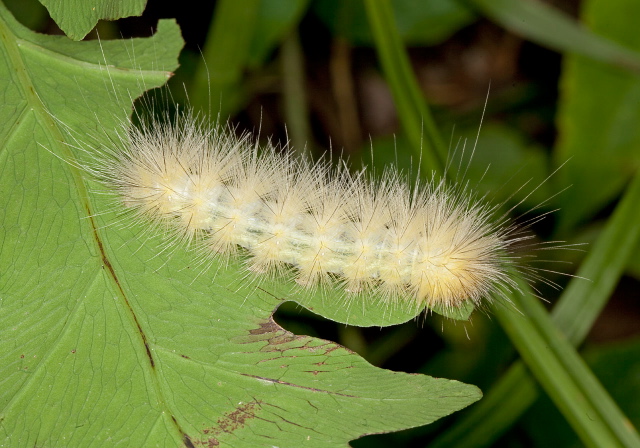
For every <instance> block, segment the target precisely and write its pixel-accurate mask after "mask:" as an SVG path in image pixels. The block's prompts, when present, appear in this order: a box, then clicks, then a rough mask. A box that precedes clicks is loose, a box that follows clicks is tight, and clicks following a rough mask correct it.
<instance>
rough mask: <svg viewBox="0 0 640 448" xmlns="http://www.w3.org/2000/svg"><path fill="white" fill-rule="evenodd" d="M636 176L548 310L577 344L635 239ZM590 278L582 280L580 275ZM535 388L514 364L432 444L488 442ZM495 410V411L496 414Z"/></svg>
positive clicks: (638, 213)
mask: <svg viewBox="0 0 640 448" xmlns="http://www.w3.org/2000/svg"><path fill="white" fill-rule="evenodd" d="M639 203H640V174H636V176H635V178H634V180H633V182H632V183H631V184H630V185H629V187H628V188H627V191H626V193H625V195H624V197H623V199H622V200H621V201H620V203H619V204H618V207H616V210H615V212H614V214H613V215H612V217H611V218H610V219H609V222H608V223H607V226H606V227H605V229H604V230H603V231H602V233H601V234H600V237H599V238H598V241H597V242H596V243H595V244H594V246H593V247H592V248H591V250H590V251H589V255H588V256H587V257H586V259H585V260H584V262H583V263H582V265H581V266H580V269H579V270H578V272H577V273H576V275H577V276H578V277H576V278H574V279H572V280H571V282H570V283H569V286H568V287H567V289H566V290H565V291H564V293H563V294H562V297H561V298H560V300H559V302H558V304H557V305H556V306H555V307H554V309H553V312H552V315H551V317H552V319H553V321H554V323H555V324H556V325H557V327H558V328H559V329H560V330H561V331H562V332H563V333H564V334H565V335H566V338H567V339H568V340H569V341H570V342H571V343H573V344H574V345H576V346H577V345H579V344H580V343H581V342H582V341H583V340H584V338H585V337H586V335H587V332H588V331H589V329H590V328H591V326H592V325H593V323H594V322H595V320H596V318H597V317H598V315H599V314H600V311H601V310H602V308H603V307H604V305H605V304H606V303H607V301H608V299H609V297H610V295H611V293H612V292H613V289H614V288H615V286H616V284H617V283H618V280H619V279H620V277H621V276H622V274H623V272H624V267H625V265H626V263H627V261H628V260H629V258H630V257H631V256H632V255H633V254H634V253H635V251H634V247H636V246H637V245H638V244H639V243H640V208H639V207H638V204H639ZM585 278H586V279H589V280H584V279H585ZM538 395H539V391H538V388H537V385H536V383H535V382H534V380H533V378H532V377H531V376H530V374H529V373H528V372H527V371H526V369H525V368H524V365H523V364H522V362H516V363H515V364H514V365H513V366H511V368H510V369H509V370H508V371H507V373H505V375H504V376H503V377H502V378H501V379H500V381H499V382H498V383H497V384H496V385H494V386H493V387H492V389H491V390H490V391H489V392H488V393H487V394H486V396H485V397H484V399H483V400H482V401H481V402H480V403H479V404H478V405H476V406H475V407H474V408H473V409H471V410H470V412H469V413H467V415H466V416H465V417H464V418H463V419H462V420H461V421H460V422H458V423H457V424H456V425H455V426H454V427H452V429H451V430H449V431H447V432H445V433H443V434H442V435H441V436H440V437H439V438H438V439H437V441H435V442H434V443H433V444H432V447H445V446H446V447H464V446H469V443H470V442H471V441H473V443H474V445H475V446H478V447H481V446H491V444H492V443H493V442H494V441H495V440H496V439H497V438H498V437H499V436H500V435H501V434H502V433H504V431H506V430H507V429H508V428H509V427H511V426H512V425H513V423H514V422H516V421H517V420H518V418H519V417H520V416H521V415H522V414H523V413H524V411H526V410H527V409H528V408H529V407H530V406H531V405H532V404H533V402H534V401H535V400H536V398H537V397H538ZM495 409H500V410H501V411H500V412H496V411H495Z"/></svg>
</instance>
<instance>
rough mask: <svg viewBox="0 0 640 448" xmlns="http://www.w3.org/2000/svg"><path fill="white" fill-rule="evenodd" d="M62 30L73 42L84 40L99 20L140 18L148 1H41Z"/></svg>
mask: <svg viewBox="0 0 640 448" xmlns="http://www.w3.org/2000/svg"><path fill="white" fill-rule="evenodd" d="M40 3H42V4H43V5H44V6H45V7H46V8H47V9H48V10H49V14H50V15H51V18H52V19H53V20H55V22H56V23H57V24H58V26H59V27H60V29H61V30H62V31H64V33H65V34H66V35H67V36H69V38H71V39H73V40H82V39H83V38H84V37H85V36H86V35H87V34H88V33H89V31H91V30H92V29H93V27H95V26H96V24H97V23H98V20H117V19H120V18H122V17H130V16H140V15H142V12H143V11H144V8H145V6H146V5H147V0H110V1H103V0H40Z"/></svg>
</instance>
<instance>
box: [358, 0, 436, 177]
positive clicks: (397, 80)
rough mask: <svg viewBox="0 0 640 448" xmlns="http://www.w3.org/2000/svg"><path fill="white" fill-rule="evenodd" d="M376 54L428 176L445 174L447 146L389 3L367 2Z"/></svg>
mask: <svg viewBox="0 0 640 448" xmlns="http://www.w3.org/2000/svg"><path fill="white" fill-rule="evenodd" d="M365 7H366V11H367V17H368V20H369V25H370V26H371V32H372V34H373V37H374V42H375V46H376V51H377V53H378V58H379V60H380V64H381V65H382V70H383V72H384V76H385V78H386V80H387V83H388V84H389V87H390V88H391V93H392V94H393V98H394V101H395V105H396V109H397V111H398V118H399V119H400V122H401V124H402V128H403V129H404V132H405V133H406V134H407V138H408V140H409V142H410V143H411V147H412V149H413V151H414V153H415V154H416V157H417V158H418V160H420V162H421V167H422V168H423V169H424V171H425V173H427V175H428V174H430V173H431V172H436V173H438V174H440V175H444V161H445V160H447V147H446V145H445V144H444V142H443V140H442V138H441V136H440V133H439V131H438V129H437V127H436V125H435V122H434V120H433V117H432V116H431V112H430V110H429V108H428V106H427V104H426V102H425V101H424V96H423V95H422V92H421V91H420V88H419V87H418V82H417V80H416V78H415V75H414V74H413V72H412V68H411V64H410V63H409V58H408V56H407V52H406V50H405V48H404V46H403V44H402V41H401V40H400V36H399V35H398V31H397V29H396V25H395V22H394V15H393V9H392V8H391V5H390V3H389V0H365Z"/></svg>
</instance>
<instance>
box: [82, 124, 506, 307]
mask: <svg viewBox="0 0 640 448" xmlns="http://www.w3.org/2000/svg"><path fill="white" fill-rule="evenodd" d="M123 129H124V130H123V131H122V132H120V137H119V140H120V142H119V144H118V145H117V147H114V148H109V149H106V150H103V151H101V152H98V153H97V156H98V157H97V158H96V159H95V160H96V161H95V163H94V164H93V165H92V166H90V167H86V169H87V170H88V171H90V172H91V173H92V174H93V176H94V177H95V178H97V179H98V180H99V181H100V182H102V183H103V184H104V185H106V186H107V187H109V188H110V189H113V190H114V191H115V192H116V194H117V196H118V197H119V202H120V204H121V205H123V206H124V207H125V208H127V209H129V211H131V212H132V213H133V214H134V215H135V216H136V218H140V219H143V220H146V221H147V222H148V223H149V224H150V225H152V226H154V227H156V228H161V229H162V230H163V231H164V232H165V233H166V234H167V238H168V239H169V240H171V241H174V242H177V243H178V244H183V243H187V244H188V245H189V246H195V248H196V250H197V251H198V252H199V253H201V254H205V256H206V257H227V256H233V255H236V254H237V253H238V252H239V251H242V252H244V253H245V254H247V255H248V262H247V267H248V268H249V270H250V271H252V272H257V273H263V274H271V273H274V272H276V273H282V272H285V273H289V272H291V273H292V276H293V278H294V279H295V281H296V282H297V283H298V284H299V285H301V286H302V287H303V288H314V287H316V286H318V285H320V286H321V285H323V284H326V283H327V282H331V283H339V284H341V285H342V287H343V290H344V291H345V295H346V296H354V295H357V294H360V293H366V294H376V295H379V296H380V297H382V298H383V300H384V301H385V302H387V303H391V304H396V303H404V304H408V305H409V308H412V309H423V308H425V307H429V308H431V307H435V306H437V307H442V308H444V309H446V308H457V307H459V306H461V305H462V304H463V303H464V302H465V301H467V300H471V301H472V302H473V303H474V304H476V305H477V304H479V303H480V302H481V300H482V299H483V298H488V297H490V295H491V294H492V293H494V292H496V291H502V290H504V289H505V288H512V287H515V284H514V283H513V281H512V280H511V279H510V277H509V274H508V273H507V268H508V266H509V264H510V258H509V249H510V247H511V246H512V244H513V243H514V242H515V241H516V240H517V238H515V237H512V231H513V228H511V227H509V226H507V225H504V224H503V223H501V222H496V221H495V219H494V218H493V216H492V215H493V209H491V208H490V207H489V206H487V205H485V204H482V203H477V202H474V200H473V197H472V196H471V194H470V193H468V192H465V191H463V190H459V189H456V188H453V187H450V186H448V185H447V184H446V183H445V182H444V181H437V180H435V179H432V180H431V181H428V182H424V183H416V184H415V185H409V184H408V183H407V182H406V181H405V179H404V178H403V177H402V176H401V175H400V174H399V173H398V172H397V171H396V170H395V169H394V168H389V169H388V170H387V171H386V172H385V173H384V175H383V176H382V179H381V180H379V181H375V180H374V179H373V178H371V177H370V176H368V175H367V174H366V173H365V172H364V171H363V172H359V173H356V174H352V173H350V172H349V171H348V170H347V169H346V168H345V167H344V166H345V165H344V164H340V165H337V167H332V166H330V165H329V164H328V163H327V162H317V163H311V162H309V161H307V160H302V159H296V158H294V157H292V156H290V155H287V154H286V153H283V152H282V151H277V150H276V148H275V147H274V146H272V145H269V146H268V147H266V148H264V149H263V150H261V151H259V150H258V145H257V143H256V142H255V141H253V139H252V138H251V137H250V136H249V135H244V136H241V137H237V136H236V135H235V134H234V133H233V132H231V131H230V130H228V129H226V128H224V127H222V126H220V125H214V126H213V127H207V125H206V124H205V122H204V121H203V120H198V119H197V118H196V117H194V116H193V114H190V113H184V114H178V115H176V117H175V118H173V119H167V120H158V119H151V120H149V121H147V122H146V123H143V125H142V126H139V127H136V126H131V127H130V126H129V125H128V124H126V125H125V127H124V128H123Z"/></svg>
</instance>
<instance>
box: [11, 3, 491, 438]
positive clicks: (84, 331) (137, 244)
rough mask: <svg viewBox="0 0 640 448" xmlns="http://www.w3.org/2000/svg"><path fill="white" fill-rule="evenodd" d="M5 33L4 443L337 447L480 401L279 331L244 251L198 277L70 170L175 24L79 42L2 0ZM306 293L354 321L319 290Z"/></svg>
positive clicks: (105, 135)
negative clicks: (149, 33) (141, 34)
mask: <svg viewBox="0 0 640 448" xmlns="http://www.w3.org/2000/svg"><path fill="white" fill-rule="evenodd" d="M0 43H1V44H2V45H0V52H2V56H3V57H2V58H1V59H0V76H1V77H2V79H5V80H7V82H6V83H5V86H4V89H3V91H2V101H1V102H0V118H2V121H0V123H2V128H1V129H0V141H1V142H2V145H1V148H2V149H1V151H0V266H2V276H1V277H0V346H2V347H3V350H2V351H1V352H0V384H1V386H0V422H1V425H0V440H1V442H0V445H5V446H11V447H23V446H24V447H32V446H65V447H83V448H84V447H93V446H95V447H102V446H188V447H190V446H218V445H222V446H231V445H233V446H236V447H240V446H247V447H254V446H265V445H268V446H281V447H298V446H302V445H304V446H311V447H314V446H315V447H332V446H335V447H342V446H345V444H346V443H347V442H348V441H349V440H351V439H354V438H356V437H359V436H361V435H363V434H367V433H375V432H385V431H394V430H398V429H402V428H408V427H412V426H417V425H423V424H426V423H430V422H432V421H434V420H436V419H438V418H440V417H442V416H444V415H447V414H450V413H451V412H454V411H456V410H458V409H461V408H463V407H465V406H467V405H469V404H470V403H472V402H474V401H476V400H478V399H479V398H480V396H481V394H480V392H479V390H478V389H477V388H476V387H474V386H469V385H465V384H462V383H459V382H456V381H451V380H446V379H437V378H430V377H427V376H424V375H409V374H405V373H396V372H390V371H385V370H382V369H378V368H375V367H373V366H371V365H370V364H368V363H367V362H366V361H364V360H363V359H362V358H361V357H359V356H358V355H356V354H354V353H352V352H349V351H348V350H346V349H345V348H344V347H341V346H339V345H337V344H335V343H333V342H330V341H324V340H320V339H316V338H312V337H308V336H296V335H294V334H292V333H289V332H287V331H285V330H283V329H282V328H280V327H279V326H278V325H277V324H276V323H274V322H273V320H272V319H271V315H272V313H273V312H274V310H275V309H276V308H277V307H278V306H279V305H280V304H281V303H282V302H283V299H282V298H281V297H282V296H281V295H280V294H279V293H278V292H277V291H275V289H272V288H271V286H270V284H271V283H270V282H266V281H265V282H262V283H260V282H257V281H250V279H248V278H247V277H246V269H244V267H243V266H242V262H241V261H231V262H230V263H229V264H228V267H227V268H224V266H223V265H226V264H225V263H221V265H220V266H210V267H209V266H208V268H209V269H207V268H206V267H203V266H202V263H201V260H198V259H197V257H195V256H194V254H193V252H190V251H187V250H185V249H184V248H175V249H173V250H171V251H165V252H162V251H161V248H162V247H163V245H162V244H163V243H162V242H161V241H160V239H159V238H157V237H154V236H152V235H150V234H149V230H148V229H145V226H144V224H143V223H136V222H132V220H130V219H129V218H127V217H123V216H121V215H119V214H118V212H117V210H114V203H113V202H112V201H111V200H110V197H109V192H108V191H105V188H104V187H102V186H100V185H98V184H96V183H95V182H93V181H91V180H90V179H89V178H88V176H87V173H86V172H85V171H84V170H82V169H80V168H78V166H77V165H76V164H74V161H75V160H81V161H82V163H90V154H87V153H86V152H84V151H82V150H80V147H86V146H87V145H89V146H91V145H111V144H113V143H112V142H113V141H116V139H115V135H114V133H115V132H116V130H117V129H115V127H116V126H117V124H118V123H119V122H120V123H121V122H122V121H123V120H125V119H126V117H127V116H128V115H129V113H130V112H131V105H132V101H133V99H134V98H136V97H137V96H138V95H140V94H141V93H142V92H144V91H145V90H146V89H148V88H150V87H154V86H158V85H161V84H162V83H163V82H165V81H166V79H167V77H168V76H169V75H170V73H168V70H172V69H173V68H174V67H175V66H176V56H177V54H178V51H179V49H180V47H181V40H180V38H179V30H178V27H177V25H176V24H175V22H172V21H161V22H160V23H159V25H158V32H157V33H156V35H155V36H153V38H150V39H134V40H132V41H126V42H123V41H103V42H96V41H90V42H80V43H73V42H70V41H69V40H67V39H66V38H64V37H48V36H44V35H38V34H35V33H32V32H30V31H28V30H26V29H25V28H23V27H22V26H20V25H19V24H18V23H17V22H15V20H14V19H13V18H12V17H11V16H10V14H9V13H8V12H7V11H6V9H4V7H3V6H1V5H0ZM109 139H111V140H109ZM94 141H95V142H94ZM167 252H169V253H167ZM272 282H273V283H278V282H277V280H273V281H272ZM289 288H290V289H291V288H292V287H289ZM292 291H294V292H295V290H292ZM334 299H335V298H334ZM304 300H306V302H304ZM304 300H301V302H303V303H305V304H306V305H307V306H309V308H314V309H316V311H317V310H318V309H321V310H323V313H325V314H327V315H328V314H331V313H334V314H336V315H338V316H344V319H345V320H351V319H352V317H351V314H350V313H355V314H356V316H355V317H353V319H356V320H358V319H360V318H358V316H357V314H358V313H359V312H361V311H357V310H352V311H349V310H347V309H345V307H344V306H343V305H341V306H337V307H336V304H335V302H332V301H331V300H330V296H329V295H320V296H319V297H317V298H314V297H311V296H310V297H306V298H305V299H304ZM316 302H317V303H316ZM358 305H359V304H358ZM377 305H379V304H377ZM323 307H324V308H323ZM332 308H342V310H337V311H336V310H332ZM353 308H357V306H354V307H353ZM378 308H380V307H379V306H378ZM396 311H397V310H396ZM341 313H342V314H341ZM391 314H393V317H391V316H390V315H391ZM413 315H415V312H414V313H413V314H411V313H408V312H407V313H404V314H403V313H401V312H394V310H391V309H389V308H387V309H380V310H378V311H374V312H370V313H368V316H367V319H368V321H366V322H365V321H364V320H363V319H360V321H361V322H360V321H359V322H358V323H362V324H369V323H368V322H381V321H386V322H387V323H389V322H391V321H393V320H395V321H402V320H407V319H409V318H411V317H412V316H413Z"/></svg>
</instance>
